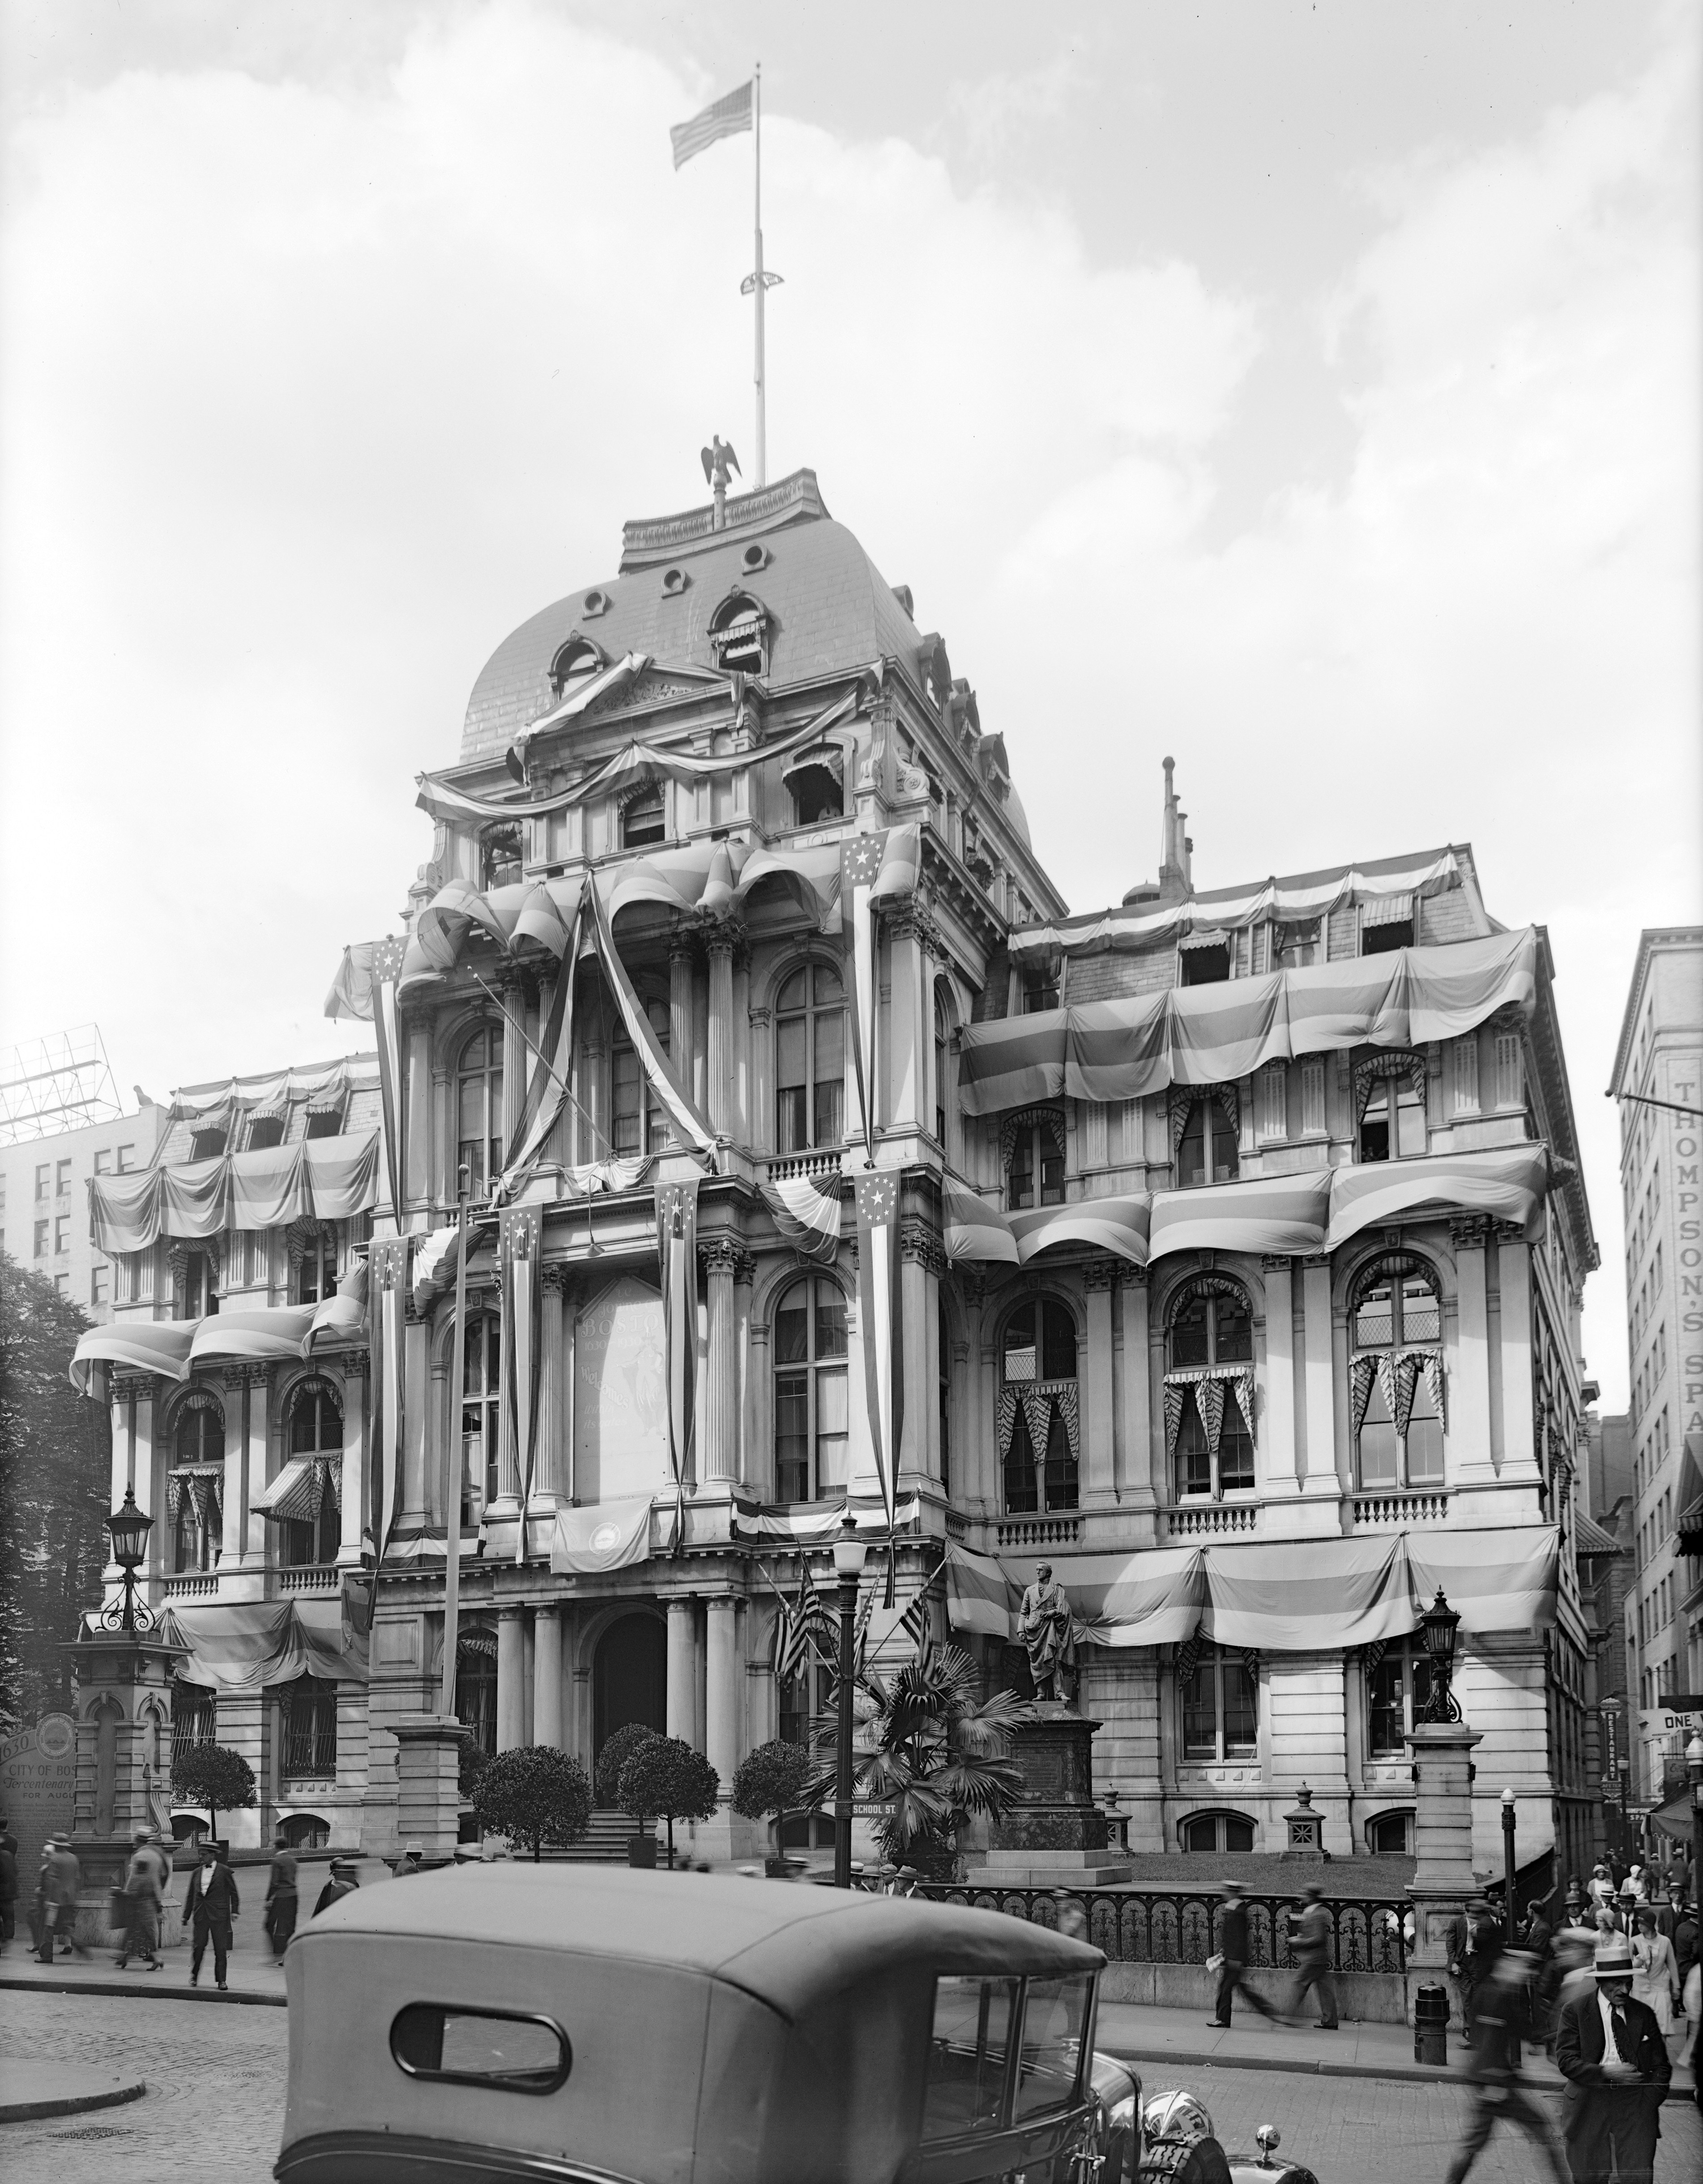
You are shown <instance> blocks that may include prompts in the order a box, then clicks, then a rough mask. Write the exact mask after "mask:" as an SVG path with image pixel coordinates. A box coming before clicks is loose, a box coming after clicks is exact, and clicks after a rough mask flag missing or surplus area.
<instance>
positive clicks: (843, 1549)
mask: <svg viewBox="0 0 1703 2184" xmlns="http://www.w3.org/2000/svg"><path fill="white" fill-rule="evenodd" d="M868 1552H869V1551H868V1548H867V1547H866V1546H864V1544H863V1541H862V1540H861V1539H860V1538H859V1537H858V1535H857V1518H855V1517H854V1516H853V1515H852V1512H851V1511H850V1510H849V1509H848V1510H847V1511H846V1514H845V1516H844V1517H843V1518H841V1519H840V1536H839V1538H838V1539H836V1540H835V1542H834V1572H835V1576H836V1577H840V1578H848V1579H855V1578H860V1577H862V1576H863V1561H864V1557H865V1556H866V1555H867V1554H868Z"/></svg>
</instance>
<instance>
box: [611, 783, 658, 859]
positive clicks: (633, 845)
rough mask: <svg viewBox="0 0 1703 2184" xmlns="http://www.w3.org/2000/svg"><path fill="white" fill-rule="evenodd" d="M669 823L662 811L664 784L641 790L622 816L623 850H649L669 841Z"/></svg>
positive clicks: (655, 784)
mask: <svg viewBox="0 0 1703 2184" xmlns="http://www.w3.org/2000/svg"><path fill="white" fill-rule="evenodd" d="M667 832H668V822H667V817H666V816H665V815H664V813H663V810H662V783H661V782H652V783H650V785H649V786H648V787H647V788H641V789H640V790H639V793H638V794H637V795H635V796H634V799H633V800H632V802H631V803H630V804H629V805H628V806H627V808H626V809H625V811H623V813H622V814H621V846H622V848H623V850H643V849H647V848H649V847H650V844H653V843H656V842H662V841H666V840H667Z"/></svg>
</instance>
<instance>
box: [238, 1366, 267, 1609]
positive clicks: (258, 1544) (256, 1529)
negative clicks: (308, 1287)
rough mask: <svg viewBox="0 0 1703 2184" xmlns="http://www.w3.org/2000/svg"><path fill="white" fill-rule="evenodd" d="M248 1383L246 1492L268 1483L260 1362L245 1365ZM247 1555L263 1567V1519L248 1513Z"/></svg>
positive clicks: (264, 1369)
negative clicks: (254, 1364)
mask: <svg viewBox="0 0 1703 2184" xmlns="http://www.w3.org/2000/svg"><path fill="white" fill-rule="evenodd" d="M271 1395H272V1376H271V1371H270V1369H269V1368H267V1367H266V1366H264V1365H259V1366H251V1367H250V1368H248V1387H247V1389H246V1390H245V1391H244V1397H245V1402H246V1406H247V1410H248V1493H249V1495H250V1496H252V1495H253V1493H254V1490H255V1488H256V1487H257V1486H270V1485H271V1483H272V1474H271V1446H272V1435H271V1416H270V1413H271ZM248 1556H249V1559H250V1561H251V1562H252V1563H253V1564H254V1567H255V1568H264V1567H265V1560H266V1520H265V1518H264V1517H257V1516H255V1515H254V1514H253V1513H250V1514H249V1516H248Z"/></svg>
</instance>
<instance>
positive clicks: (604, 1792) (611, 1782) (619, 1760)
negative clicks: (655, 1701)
mask: <svg viewBox="0 0 1703 2184" xmlns="http://www.w3.org/2000/svg"><path fill="white" fill-rule="evenodd" d="M654 1736H656V1730H654V1729H647V1728H646V1727H645V1724H644V1723H643V1722H642V1721H629V1722H624V1723H623V1724H622V1726H621V1727H620V1728H619V1729H617V1730H615V1731H614V1732H613V1733H612V1734H611V1736H609V1737H607V1738H606V1740H605V1742H604V1746H603V1749H602V1751H601V1752H599V1753H598V1755H597V1770H596V1776H595V1780H596V1786H597V1802H598V1803H599V1804H600V1806H601V1807H603V1808H604V1809H605V1810H607V1809H608V1808H609V1807H610V1806H611V1805H616V1806H618V1805H619V1804H620V1802H621V1770H622V1769H623V1767H624V1766H625V1765H626V1764H627V1763H628V1760H629V1759H630V1758H632V1757H633V1755H634V1752H636V1751H637V1750H638V1749H639V1746H640V1745H641V1744H644V1743H646V1742H648V1741H650V1739H651V1738H653V1737H654Z"/></svg>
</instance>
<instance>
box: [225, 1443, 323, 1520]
mask: <svg viewBox="0 0 1703 2184" xmlns="http://www.w3.org/2000/svg"><path fill="white" fill-rule="evenodd" d="M327 1494H329V1495H330V1496H331V1498H332V1501H333V1502H335V1503H336V1504H337V1506H338V1508H339V1509H340V1508H341V1507H343V1458H342V1457H341V1456H338V1455H335V1454H328V1453H327V1452H325V1451H321V1452H319V1453H318V1454H316V1455H314V1456H293V1457H290V1459H289V1461H288V1463H286V1464H285V1465H284V1467H283V1468H282V1470H281V1471H280V1472H279V1474H278V1475H277V1477H276V1479H274V1480H273V1481H272V1483H271V1485H270V1486H263V1487H262V1488H261V1489H260V1492H259V1493H258V1494H251V1495H250V1496H249V1497H248V1507H249V1508H250V1509H251V1510H253V1511H254V1513H255V1514H256V1515H258V1516H261V1517H265V1518H270V1519H271V1522H272V1523H273V1524H301V1523H304V1522H308V1521H310V1520H311V1519H312V1518H315V1517H317V1516H318V1515H319V1513H320V1507H321V1503H322V1502H324V1500H325V1497H326V1496H327Z"/></svg>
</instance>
